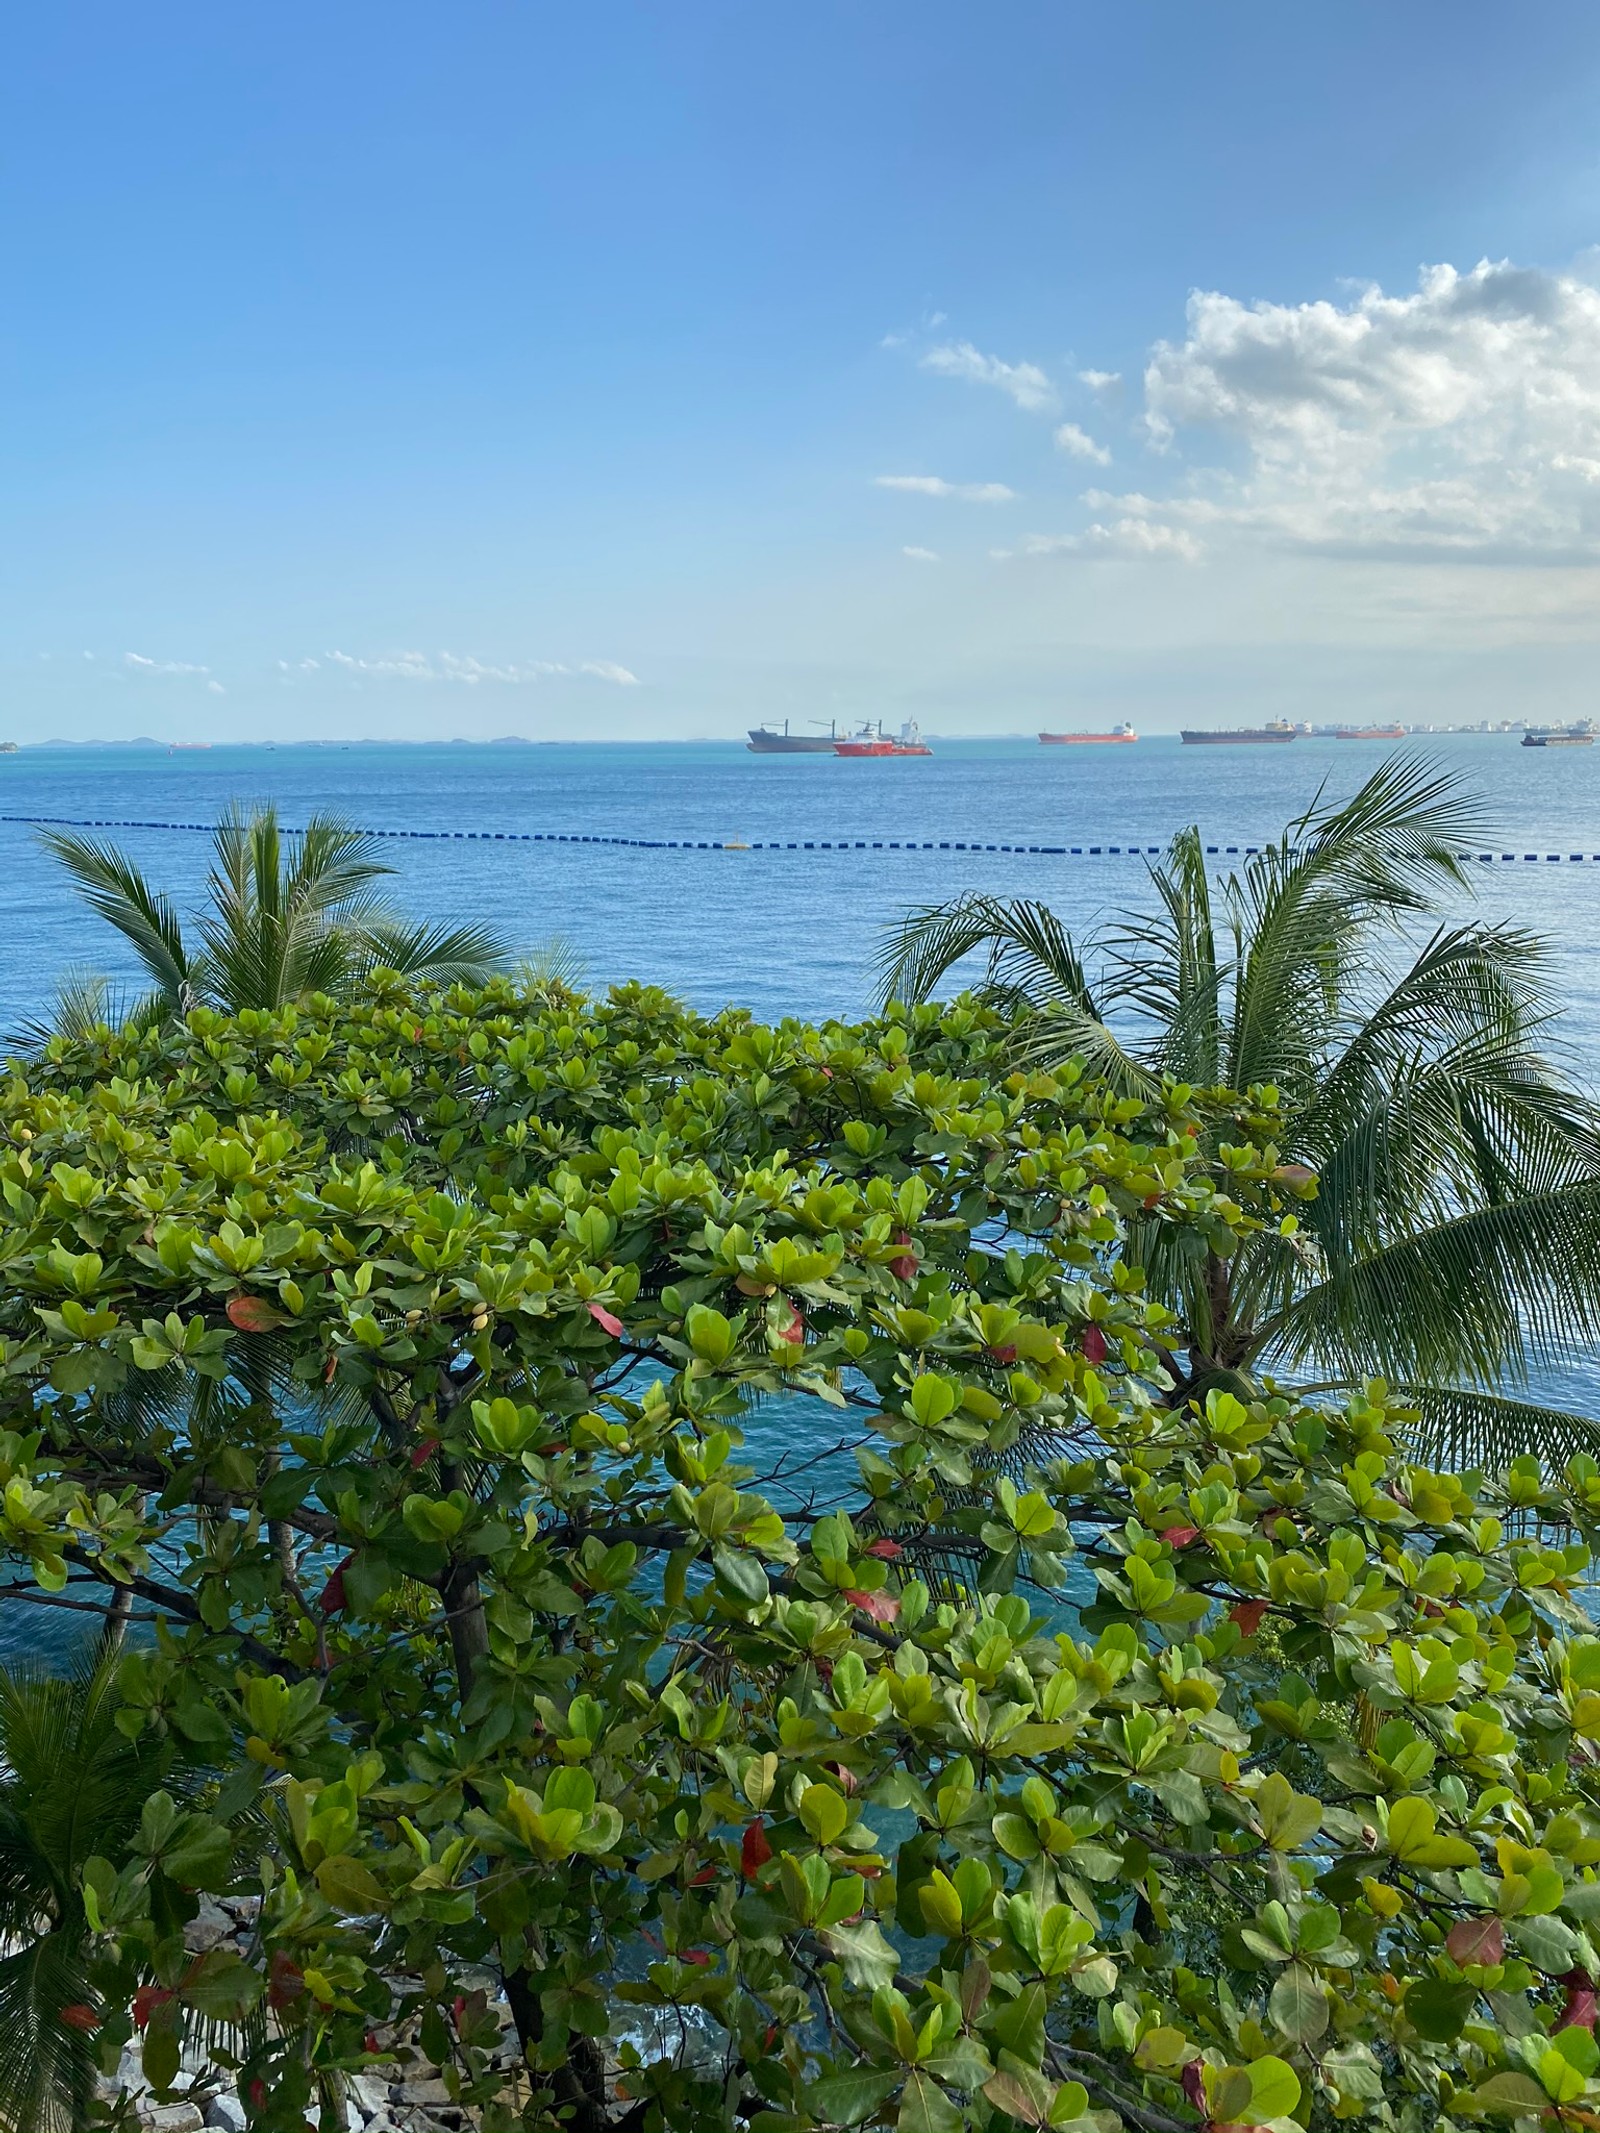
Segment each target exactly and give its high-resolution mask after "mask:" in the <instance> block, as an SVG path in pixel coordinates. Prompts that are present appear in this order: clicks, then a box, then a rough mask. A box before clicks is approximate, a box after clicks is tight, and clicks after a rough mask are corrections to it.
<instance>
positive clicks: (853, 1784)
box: [822, 1763, 861, 1792]
mask: <svg viewBox="0 0 1600 2133" xmlns="http://www.w3.org/2000/svg"><path fill="white" fill-rule="evenodd" d="M822 1767H823V1769H824V1770H831V1771H832V1773H833V1775H834V1776H835V1777H836V1778H837V1779H838V1780H839V1790H840V1791H841V1792H859V1791H860V1790H861V1780H860V1778H858V1777H857V1776H856V1774H855V1772H854V1771H853V1770H852V1769H851V1768H850V1766H849V1765H848V1764H847V1763H824V1764H823V1766H822Z"/></svg>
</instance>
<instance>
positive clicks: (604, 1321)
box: [585, 1304, 622, 1341]
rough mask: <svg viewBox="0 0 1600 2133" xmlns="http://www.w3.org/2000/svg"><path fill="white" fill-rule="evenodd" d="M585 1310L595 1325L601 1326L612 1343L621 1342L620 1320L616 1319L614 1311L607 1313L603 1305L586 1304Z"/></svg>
mask: <svg viewBox="0 0 1600 2133" xmlns="http://www.w3.org/2000/svg"><path fill="white" fill-rule="evenodd" d="M585 1309H586V1310H587V1311H588V1313H589V1316H590V1317H591V1318H592V1319H593V1320H594V1322H595V1324H596V1325H597V1326H603V1327H604V1328H605V1330H606V1332H607V1333H609V1334H610V1335H611V1338H612V1339H613V1340H614V1341H619V1340H621V1338H622V1320H621V1319H620V1318H618V1316H617V1314H616V1312H615V1311H608V1310H607V1309H606V1307H605V1305H604V1304H588V1305H586V1306H585Z"/></svg>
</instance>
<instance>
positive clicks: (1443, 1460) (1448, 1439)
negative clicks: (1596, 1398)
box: [1398, 1385, 1600, 1472]
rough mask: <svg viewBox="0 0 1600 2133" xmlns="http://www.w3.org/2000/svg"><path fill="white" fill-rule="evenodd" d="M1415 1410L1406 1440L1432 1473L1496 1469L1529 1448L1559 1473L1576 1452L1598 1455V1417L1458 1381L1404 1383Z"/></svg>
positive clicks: (1405, 1392)
mask: <svg viewBox="0 0 1600 2133" xmlns="http://www.w3.org/2000/svg"><path fill="white" fill-rule="evenodd" d="M1398 1389H1399V1391H1400V1393H1401V1395H1402V1397H1403V1398H1404V1399H1406V1400H1407V1401H1409V1402H1410V1404H1411V1405H1412V1406H1414V1407H1415V1408H1416V1409H1417V1410H1418V1415H1419V1419H1418V1421H1417V1423H1416V1426H1415V1428H1414V1429H1413V1431H1412V1432H1411V1433H1410V1438H1409V1441H1410V1442H1412V1443H1413V1444H1414V1445H1415V1446H1416V1449H1417V1452H1418V1455H1419V1457H1420V1458H1421V1459H1422V1460H1423V1461H1424V1462H1425V1463H1426V1464H1427V1465H1428V1466H1430V1467H1433V1468H1434V1469H1435V1470H1436V1471H1444V1470H1445V1469H1449V1470H1451V1471H1462V1470H1468V1469H1471V1468H1487V1469H1488V1470H1489V1471H1491V1472H1495V1471H1499V1470H1502V1469H1504V1468H1505V1467H1507V1466H1509V1465H1510V1464H1511V1461H1512V1460H1513V1459H1519V1458H1521V1457H1523V1456H1524V1455H1525V1454H1526V1453H1529V1452H1532V1453H1534V1454H1536V1455H1537V1456H1538V1457H1539V1458H1540V1459H1542V1460H1543V1461H1544V1463H1545V1465H1546V1467H1547V1468H1548V1469H1550V1470H1551V1471H1552V1472H1558V1471H1559V1470H1560V1469H1561V1468H1562V1467H1563V1466H1565V1464H1566V1462H1567V1461H1568V1460H1569V1459H1570V1458H1572V1457H1573V1455H1574V1454H1575V1453H1577V1452H1588V1453H1589V1454H1590V1455H1591V1457H1594V1456H1600V1420H1596V1418H1595V1417H1594V1416H1592V1415H1582V1414H1574V1413H1572V1412H1570V1411H1569V1410H1568V1409H1566V1408H1563V1407H1553V1406H1550V1405H1549V1404H1548V1403H1546V1402H1545V1401H1542V1400H1514V1399H1508V1398H1507V1397H1506V1396H1505V1395H1504V1394H1503V1393H1492V1392H1484V1391H1480V1390H1478V1389H1476V1388H1474V1387H1470V1386H1460V1385H1403V1386H1401V1387H1399V1388H1398Z"/></svg>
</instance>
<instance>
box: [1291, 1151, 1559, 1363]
mask: <svg viewBox="0 0 1600 2133" xmlns="http://www.w3.org/2000/svg"><path fill="white" fill-rule="evenodd" d="M1597 1316H1600V1179H1597V1178H1585V1179H1582V1180H1580V1181H1578V1182H1576V1183H1574V1184H1571V1185H1565V1186H1561V1187H1559V1188H1557V1189H1556V1190H1554V1191H1550V1192H1543V1193H1530V1194H1527V1195H1525V1196H1523V1197H1521V1198H1518V1199H1514V1200H1510V1201H1508V1202H1506V1203H1504V1204H1503V1205H1498V1206H1493V1207H1480V1208H1474V1209H1471V1210H1470V1211H1468V1212H1466V1213H1463V1214H1460V1215H1457V1216H1455V1217H1454V1218H1453V1219H1451V1220H1448V1221H1441V1222H1439V1223H1436V1224H1434V1225H1432V1226H1430V1227H1427V1228H1423V1229H1419V1230H1418V1231H1417V1232H1416V1233H1415V1234H1412V1235H1408V1236H1404V1237H1400V1238H1397V1239H1396V1240H1395V1241H1393V1242H1392V1243H1388V1244H1385V1245H1383V1246H1381V1247H1380V1248H1379V1249H1378V1250H1376V1251H1373V1252H1370V1253H1368V1254H1366V1255H1364V1256H1363V1257H1361V1258H1360V1259H1358V1260H1357V1261H1356V1262H1355V1263H1354V1264H1350V1265H1336V1266H1333V1267H1331V1268H1330V1270H1329V1272H1328V1274H1327V1275H1326V1277H1325V1278H1324V1279H1322V1280H1321V1281H1318V1282H1316V1283H1315V1284H1313V1285H1312V1286H1310V1287H1308V1288H1307V1289H1306V1290H1305V1291H1304V1292H1303V1293H1302V1294H1300V1295H1298V1296H1296V1297H1295V1298H1294V1299H1293V1300H1292V1301H1291V1302H1290V1303H1289V1305H1288V1306H1287V1308H1286V1309H1285V1310H1284V1311H1283V1312H1282V1313H1281V1315H1280V1316H1279V1318H1278V1319H1277V1321H1276V1323H1275V1324H1274V1326H1273V1327H1272V1329H1271V1341H1270V1345H1269V1348H1268V1351H1267V1352H1268V1353H1269V1354H1270V1355H1273V1356H1276V1355H1280V1354H1281V1355H1283V1356H1285V1357H1287V1358H1288V1359H1289V1360H1291V1361H1294V1362H1301V1361H1310V1360H1313V1359H1315V1360H1317V1361H1320V1362H1324V1363H1327V1364H1330V1365H1331V1366H1332V1367H1333V1368H1335V1369H1337V1370H1339V1371H1340V1372H1342V1373H1344V1374H1347V1375H1349V1376H1352V1377H1357V1378H1359V1377H1369V1376H1383V1377H1389V1378H1396V1379H1404V1380H1408V1381H1412V1380H1414V1381H1416V1382H1419V1383H1428V1382H1434V1381H1437V1382H1448V1381H1466V1382H1471V1383H1477V1384H1480V1385H1485V1386H1492V1385H1495V1384H1497V1383H1500V1382H1502V1381H1503V1380H1504V1379H1505V1378H1506V1377H1507V1376H1511V1377H1521V1376H1522V1375H1523V1374H1524V1373H1525V1372H1526V1370H1527V1368H1528V1367H1529V1365H1530V1364H1532V1363H1540V1362H1555V1361H1560V1360H1563V1359H1565V1358H1566V1357H1567V1356H1569V1355H1570V1354H1571V1353H1572V1352H1573V1351H1574V1349H1575V1348H1576V1347H1577V1346H1578V1344H1579V1343H1580V1342H1582V1341H1583V1340H1585V1339H1586V1338H1587V1337H1588V1336H1589V1334H1590V1331H1591V1329H1592V1327H1593V1325H1594V1323H1595V1320H1596V1318H1597Z"/></svg>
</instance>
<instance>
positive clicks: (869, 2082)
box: [805, 2066, 900, 2126]
mask: <svg viewBox="0 0 1600 2133" xmlns="http://www.w3.org/2000/svg"><path fill="white" fill-rule="evenodd" d="M899 2079H900V2074H899V2070H898V2069H897V2068H895V2067H877V2066H860V2067H856V2068H854V2069H853V2070H852V2071H850V2072H849V2073H843V2074H824V2075H823V2076H822V2078H821V2080H820V2081H812V2082H808V2083H807V2085H806V2089H805V2101H806V2108H807V2109H808V2110H809V2111H810V2112H811V2113H812V2115H813V2116H814V2117H816V2118H818V2119H820V2120H821V2121H822V2123H823V2124H824V2125H829V2126H858V2125H860V2123H861V2121H862V2119H863V2118H866V2117H868V2116H869V2115H870V2113H872V2112H873V2111H875V2110H876V2109H877V2107H878V2105H879V2104H880V2103H882V2101H883V2099H884V2098H885V2096H887V2095H888V2094H889V2093H890V2092H891V2090H892V2089H893V2088H894V2087H895V2085H896V2083H897V2082H898V2081H899Z"/></svg>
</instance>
